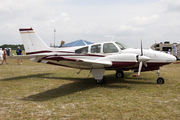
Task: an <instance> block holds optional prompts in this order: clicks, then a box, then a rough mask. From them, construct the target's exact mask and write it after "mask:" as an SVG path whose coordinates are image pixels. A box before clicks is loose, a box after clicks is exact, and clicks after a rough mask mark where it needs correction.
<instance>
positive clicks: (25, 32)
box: [19, 28, 50, 54]
mask: <svg viewBox="0 0 180 120" xmlns="http://www.w3.org/2000/svg"><path fill="white" fill-rule="evenodd" d="M19 31H20V34H21V38H22V41H23V44H24V48H25V51H26V54H33V53H36V52H40V51H47V50H50V47H48V46H47V45H46V44H45V43H44V42H43V41H42V39H41V38H40V37H39V36H38V35H37V34H36V33H35V31H34V30H33V29H32V28H20V29H19Z"/></svg>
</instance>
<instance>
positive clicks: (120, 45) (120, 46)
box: [116, 42, 129, 50]
mask: <svg viewBox="0 0 180 120" xmlns="http://www.w3.org/2000/svg"><path fill="white" fill-rule="evenodd" d="M116 44H117V45H118V47H119V48H120V49H121V50H124V49H127V48H129V47H128V46H127V45H125V44H122V43H118V42H116Z"/></svg>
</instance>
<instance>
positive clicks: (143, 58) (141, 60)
mask: <svg viewBox="0 0 180 120" xmlns="http://www.w3.org/2000/svg"><path fill="white" fill-rule="evenodd" d="M137 58H138V62H139V69H138V76H140V74H141V69H142V65H143V63H144V66H146V67H147V64H146V61H149V60H150V58H149V57H147V56H144V54H143V47H142V38H141V54H140V55H138V56H137Z"/></svg>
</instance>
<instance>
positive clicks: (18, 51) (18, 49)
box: [16, 46, 23, 65]
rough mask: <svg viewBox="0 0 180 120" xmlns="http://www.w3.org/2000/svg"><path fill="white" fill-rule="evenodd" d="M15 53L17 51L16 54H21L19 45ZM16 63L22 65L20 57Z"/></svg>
mask: <svg viewBox="0 0 180 120" xmlns="http://www.w3.org/2000/svg"><path fill="white" fill-rule="evenodd" d="M16 53H17V55H23V52H22V50H21V49H20V47H19V46H18V47H17V50H16ZM19 60H20V63H19ZM17 63H18V65H22V59H18V60H17Z"/></svg>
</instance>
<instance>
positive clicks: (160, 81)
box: [157, 70, 164, 84]
mask: <svg viewBox="0 0 180 120" xmlns="http://www.w3.org/2000/svg"><path fill="white" fill-rule="evenodd" d="M157 74H158V76H159V78H158V79H157V84H164V78H162V77H161V75H160V72H159V70H158V71H157Z"/></svg>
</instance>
